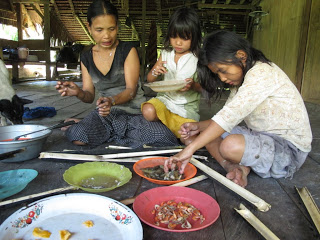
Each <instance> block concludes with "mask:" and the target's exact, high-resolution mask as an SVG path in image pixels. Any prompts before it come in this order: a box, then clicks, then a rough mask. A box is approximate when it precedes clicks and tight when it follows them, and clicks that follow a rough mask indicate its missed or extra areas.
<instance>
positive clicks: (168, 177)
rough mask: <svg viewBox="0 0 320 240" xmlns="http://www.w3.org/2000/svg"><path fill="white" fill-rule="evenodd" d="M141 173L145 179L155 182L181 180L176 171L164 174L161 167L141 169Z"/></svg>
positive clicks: (180, 175) (181, 176) (181, 177)
mask: <svg viewBox="0 0 320 240" xmlns="http://www.w3.org/2000/svg"><path fill="white" fill-rule="evenodd" d="M141 171H142V172H143V174H144V175H145V176H146V177H148V178H152V179H156V180H165V181H176V180H181V179H183V175H182V174H180V173H179V170H178V169H172V170H171V171H169V172H167V173H165V172H164V169H163V165H158V166H155V167H148V168H141Z"/></svg>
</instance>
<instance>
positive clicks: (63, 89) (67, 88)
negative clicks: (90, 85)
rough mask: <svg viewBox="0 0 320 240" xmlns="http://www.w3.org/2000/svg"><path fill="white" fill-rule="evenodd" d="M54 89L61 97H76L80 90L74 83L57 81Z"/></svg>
mask: <svg viewBox="0 0 320 240" xmlns="http://www.w3.org/2000/svg"><path fill="white" fill-rule="evenodd" d="M56 89H57V90H58V92H59V93H60V95H61V96H62V97H63V96H78V94H79V92H80V91H81V89H80V88H79V87H78V85H77V84H75V83H74V82H69V81H66V82H61V81H58V82H57V85H56Z"/></svg>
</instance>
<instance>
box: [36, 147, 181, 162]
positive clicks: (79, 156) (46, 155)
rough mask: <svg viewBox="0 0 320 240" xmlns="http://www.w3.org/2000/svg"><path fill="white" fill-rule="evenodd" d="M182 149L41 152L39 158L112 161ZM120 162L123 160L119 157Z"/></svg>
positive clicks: (174, 151)
mask: <svg viewBox="0 0 320 240" xmlns="http://www.w3.org/2000/svg"><path fill="white" fill-rule="evenodd" d="M181 150H182V149H168V150H156V151H145V152H128V153H114V154H104V155H87V154H72V153H53V152H41V153H40V156H39V158H56V159H67V160H84V161H111V159H113V161H114V162H116V161H117V160H115V159H114V158H128V157H140V156H150V155H154V154H165V153H176V152H180V151H181ZM118 162H123V161H121V160H120V159H118Z"/></svg>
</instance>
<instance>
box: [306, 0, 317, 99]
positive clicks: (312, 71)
mask: <svg viewBox="0 0 320 240" xmlns="http://www.w3.org/2000/svg"><path fill="white" fill-rule="evenodd" d="M308 30H309V31H308V39H307V48H306V57H305V62H304V71H303V80H302V96H303V97H304V99H305V100H306V101H308V102H313V103H320V1H319V0H312V4H311V11H310V22H309V28H308Z"/></svg>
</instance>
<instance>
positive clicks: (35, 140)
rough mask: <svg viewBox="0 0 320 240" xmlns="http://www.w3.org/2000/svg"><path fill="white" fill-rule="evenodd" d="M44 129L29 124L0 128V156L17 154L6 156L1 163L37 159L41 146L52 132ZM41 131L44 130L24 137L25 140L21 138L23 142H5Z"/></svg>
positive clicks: (44, 127) (41, 126)
mask: <svg viewBox="0 0 320 240" xmlns="http://www.w3.org/2000/svg"><path fill="white" fill-rule="evenodd" d="M46 128H47V126H43V125H31V124H21V125H10V126H2V127H0V155H5V153H10V152H15V151H17V153H14V154H8V157H6V158H5V159H3V160H1V161H2V162H21V161H26V160H31V159H33V158H37V157H38V156H39V154H40V152H41V150H42V147H43V144H44V143H45V141H46V139H47V138H48V136H49V135H50V134H51V132H52V130H50V129H46ZM42 129H46V130H43V131H41V132H37V133H33V134H28V135H26V136H25V138H23V139H25V140H19V141H5V140H8V139H13V138H14V137H16V136H19V135H22V134H27V133H31V132H34V131H38V130H42Z"/></svg>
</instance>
